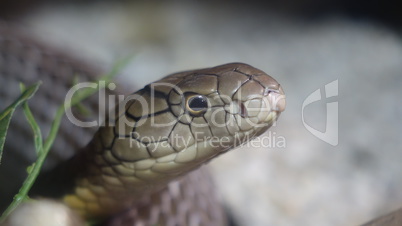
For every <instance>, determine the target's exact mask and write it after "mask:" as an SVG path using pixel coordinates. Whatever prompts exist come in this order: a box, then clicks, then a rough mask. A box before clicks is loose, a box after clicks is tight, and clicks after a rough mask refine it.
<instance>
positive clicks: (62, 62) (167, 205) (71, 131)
mask: <svg viewBox="0 0 402 226" xmlns="http://www.w3.org/2000/svg"><path fill="white" fill-rule="evenodd" d="M0 54H1V56H2V57H1V61H0V66H1V67H2V68H1V69H2V71H1V73H2V76H3V77H2V79H3V81H4V82H2V83H1V84H2V86H1V92H0V94H1V98H2V99H4V100H7V98H9V99H12V98H13V97H14V98H15V96H13V95H11V94H10V92H11V91H10V90H11V89H12V88H13V87H12V86H11V85H10V84H12V81H13V82H16V81H18V82H20V81H25V82H26V81H28V82H32V81H33V80H36V79H40V80H43V81H44V82H43V83H44V85H43V86H44V87H42V88H43V90H42V91H43V92H44V94H38V97H34V99H33V100H32V102H33V104H32V103H31V105H33V106H35V105H37V106H39V107H38V108H37V109H35V108H33V110H34V111H35V112H38V114H39V115H40V116H41V117H40V118H41V120H42V121H44V122H47V121H49V119H48V118H49V117H50V116H49V115H51V114H49V113H43V112H44V111H48V110H51V108H53V106H55V104H54V102H55V103H57V102H60V101H62V100H63V98H64V97H65V95H66V90H68V88H69V87H71V84H72V80H73V77H74V76H73V75H77V74H78V75H80V76H81V77H82V78H83V80H84V81H86V80H89V81H91V80H93V79H94V78H96V76H97V75H98V74H99V69H94V68H90V67H87V66H86V65H84V64H83V63H82V61H81V60H79V59H78V58H77V57H74V56H69V55H67V54H65V53H63V52H58V51H56V50H55V49H53V48H49V47H48V46H46V45H43V44H42V43H40V42H38V41H36V40H33V39H32V38H31V37H26V36H23V35H21V33H20V32H16V31H14V30H13V29H10V28H1V29H0ZM83 68H84V69H83ZM33 72H34V73H33ZM46 82H48V83H47V84H46ZM4 85H5V86H4ZM6 86H8V87H10V88H7V87H6ZM58 87H61V88H58ZM14 89H15V87H14ZM107 92H108V94H114V96H115V97H117V95H116V93H117V92H114V91H107ZM14 93H15V92H14ZM6 97H7V98H6ZM35 98H36V99H35ZM46 98H47V99H46ZM35 101H36V102H35ZM88 102H89V103H88V104H89V105H92V107H93V108H95V109H96V108H99V105H100V104H103V103H97V98H92V99H90V100H88ZM84 103H85V102H84ZM285 105H286V103H285V94H284V91H283V89H282V86H281V85H280V84H279V83H278V82H277V81H276V80H275V79H274V78H273V77H271V76H270V75H268V74H267V73H265V72H263V71H262V70H259V69H257V68H255V67H252V66H250V65H248V64H244V63H228V64H224V65H219V66H214V67H209V68H204V69H196V70H188V71H182V72H178V73H173V74H170V75H167V76H165V77H163V78H161V79H160V80H158V81H155V82H152V83H150V84H148V85H146V86H145V87H144V88H142V89H140V90H138V91H136V92H134V93H131V94H129V95H127V96H126V97H125V99H124V100H123V101H121V102H120V103H118V104H117V105H116V106H115V108H113V109H111V110H110V111H109V113H108V114H107V115H106V117H105V119H104V123H103V124H102V125H101V126H99V128H98V129H97V131H96V132H94V133H93V132H92V130H90V132H82V131H83V130H84V128H79V125H71V123H69V122H68V120H65V122H63V124H62V127H61V137H62V138H60V139H61V140H64V143H63V142H62V141H60V142H61V143H62V144H61V145H60V146H55V147H54V148H53V149H58V152H57V151H56V152H55V153H65V152H71V151H68V150H74V151H72V152H71V153H74V154H71V155H72V156H67V157H64V158H67V160H64V161H61V160H60V158H61V157H60V156H58V158H59V160H58V161H59V163H57V164H55V163H54V165H56V166H55V167H54V168H53V169H52V170H50V171H49V172H47V173H46V172H45V173H43V174H41V176H40V177H39V179H38V181H37V182H36V183H35V185H34V188H33V190H32V192H31V194H32V195H33V196H40V197H51V198H55V199H57V200H60V201H61V202H63V203H64V204H66V205H67V206H69V207H70V208H71V209H72V210H73V211H75V212H76V213H78V214H79V215H80V216H81V217H82V218H84V219H87V220H93V219H97V220H101V221H102V222H104V224H106V225H116V226H117V225H226V224H227V219H226V213H225V211H224V209H223V208H222V206H221V204H220V199H219V196H218V194H217V191H216V190H215V187H214V186H213V182H212V179H211V178H210V174H209V172H208V171H207V169H206V168H205V167H203V165H205V164H206V163H208V162H209V161H211V160H212V159H214V158H215V157H217V156H220V155H221V154H223V153H226V152H228V151H230V150H233V149H234V148H236V147H238V146H241V145H242V144H244V143H247V142H249V141H250V140H252V139H254V138H256V137H258V136H260V135H262V134H263V133H264V132H266V131H267V130H268V129H269V128H270V127H271V126H272V125H273V124H274V123H275V122H276V120H277V119H278V117H279V115H280V114H281V112H283V111H284V109H285ZM1 107H2V108H3V107H4V106H1ZM64 124H66V126H64V127H63V125H64ZM16 125H17V127H18V126H19V127H21V128H20V130H19V132H18V130H17V132H16V134H19V135H16V136H20V135H21V133H22V132H21V131H23V130H25V129H26V127H25V129H24V128H23V126H21V122H16ZM12 126H13V124H12V125H11V127H12ZM10 133H11V132H10ZM88 134H89V135H88ZM10 136H14V133H11V135H9V136H8V137H10ZM63 136H64V138H63ZM87 136H88V138H86V137H87ZM20 139H21V138H20ZM77 139H78V140H79V141H77ZM85 139H90V140H89V142H88V141H82V140H85ZM84 142H88V143H87V144H86V145H85V144H83V143H84ZM8 143H9V142H8ZM20 143H21V142H20ZM6 144H7V143H6ZM56 144H57V141H56ZM12 145H13V144H11V146H12ZM80 146H81V147H80ZM7 147H10V146H7V145H6V149H5V153H6V152H9V150H7ZM10 149H11V148H10ZM23 149H26V148H23ZM66 150H67V151H66ZM25 152H26V151H25V150H20V152H19V153H17V154H13V155H23V153H25ZM56 156H57V154H56ZM7 157H8V156H6V155H5V158H4V160H3V161H4V162H6V161H8V160H7ZM10 158H11V157H10ZM19 158H22V157H19ZM53 158H54V156H53ZM56 158H57V157H56ZM49 164H50V165H52V163H49ZM3 168H4V167H3ZM1 169H2V168H0V170H1ZM0 179H1V178H0Z"/></svg>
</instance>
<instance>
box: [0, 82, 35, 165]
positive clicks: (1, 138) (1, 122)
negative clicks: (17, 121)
mask: <svg viewBox="0 0 402 226" xmlns="http://www.w3.org/2000/svg"><path fill="white" fill-rule="evenodd" d="M39 86H40V82H38V83H36V84H34V85H32V86H30V87H28V88H27V89H25V91H24V92H23V93H22V94H21V95H20V96H19V97H18V98H17V99H16V100H15V101H14V102H13V103H12V104H11V105H10V106H8V107H7V108H6V109H4V110H3V111H2V112H1V113H0V164H1V157H2V155H3V148H4V143H5V141H6V136H7V130H8V127H9V126H10V121H11V118H12V116H13V114H14V111H15V109H16V108H17V107H18V106H19V105H21V104H22V103H24V102H25V101H27V100H28V99H30V98H31V97H32V96H33V95H34V94H35V93H36V91H37V90H38V88H39Z"/></svg>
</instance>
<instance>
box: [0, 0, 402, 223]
mask: <svg viewBox="0 0 402 226" xmlns="http://www.w3.org/2000/svg"><path fill="white" fill-rule="evenodd" d="M0 18H1V19H3V20H6V21H12V23H13V24H17V25H18V26H19V27H20V28H22V29H23V30H24V32H25V33H27V34H29V35H32V36H33V37H36V38H37V39H39V40H41V41H42V42H44V43H46V44H48V45H50V46H54V47H57V48H58V49H62V50H64V51H66V52H69V53H71V54H73V55H78V56H80V57H81V58H85V59H87V60H88V61H90V62H92V63H93V64H94V65H98V66H99V67H102V68H105V69H107V68H110V67H111V66H112V65H113V63H114V62H115V61H116V60H117V59H120V58H121V57H124V56H127V55H130V54H134V55H135V58H134V60H133V61H132V62H131V63H130V65H129V66H128V67H127V68H126V69H125V71H124V73H123V75H121V77H120V79H124V80H126V81H127V83H129V84H132V90H133V91H134V90H137V89H139V88H141V87H142V86H144V85H145V84H147V83H149V82H152V81H154V80H157V79H159V78H160V77H162V76H164V75H167V74H169V73H172V72H176V71H180V70H187V69H195V68H202V67H211V66H216V65H219V64H223V63H228V62H237V61H239V62H244V63H248V64H251V65H253V66H254V67H257V68H259V69H261V70H263V71H265V72H267V73H268V74H270V75H272V76H273V77H274V78H276V79H277V80H278V81H279V83H281V85H282V86H283V88H284V90H285V93H286V95H287V109H286V111H285V112H284V113H283V114H282V115H281V117H280V119H279V121H278V123H277V125H275V126H274V127H273V128H272V130H271V131H270V132H268V133H267V134H265V137H266V139H265V140H264V141H263V143H262V144H261V145H260V146H259V147H253V148H250V147H243V148H240V149H237V150H235V151H232V152H230V153H227V154H226V155H224V156H222V157H220V158H219V159H216V160H214V161H212V162H211V164H210V167H211V168H212V170H213V174H214V177H215V181H216V184H217V187H218V188H217V189H219V190H220V191H221V194H222V197H223V199H224V202H225V205H226V206H227V207H228V209H229V210H230V212H231V213H232V214H233V216H234V219H235V221H236V222H237V223H238V225H254V226H258V225H261V226H262V225H322V226H325V225H328V226H330V225H358V224H361V223H364V222H366V221H368V220H370V219H372V218H374V217H377V216H379V215H382V214H384V213H387V212H389V211H391V210H394V209H396V208H398V207H401V206H402V190H401V187H402V164H401V162H402V148H401V146H402V139H401V138H402V120H401V115H402V103H401V97H402V91H401V86H402V39H401V27H402V14H400V10H399V9H398V7H396V5H395V3H394V2H391V1H379V0H371V1H362V0H357V1H346V0H341V1H335V0H324V1H317V0H303V1H298V2H296V3H295V2H293V1H289V0H285V1H278V0H271V1H264V2H263V3H262V2H259V1H248V2H247V3H246V2H245V1H223V0H222V1H107V0H103V1H101V0H99V1H67V0H65V1H58V4H56V3H54V1H45V0H42V1H28V0H16V1H11V0H9V1H8V0H6V1H2V3H1V7H0ZM333 81H337V84H338V86H337V87H336V91H337V93H338V95H337V96H334V97H331V98H325V97H326V95H325V92H324V87H325V85H327V84H329V83H331V82H333ZM332 84H335V83H332ZM316 90H321V91H320V92H321V94H322V100H320V101H317V102H314V103H311V104H309V105H306V106H305V108H304V109H302V106H303V102H304V101H305V100H306V98H307V97H308V96H309V95H310V94H311V93H313V92H315V91H316ZM327 94H328V91H327ZM330 103H337V104H338V107H339V108H338V123H334V125H337V126H338V133H337V134H338V136H337V138H338V139H336V140H337V144H336V145H335V146H333V145H331V144H328V143H326V142H324V141H322V140H321V139H319V138H317V136H315V135H314V134H313V133H311V132H309V130H308V129H307V128H306V126H305V125H308V126H310V127H312V128H313V129H315V130H318V131H321V132H324V131H326V123H327V114H328V112H329V111H328V112H327V108H326V107H327V104H330ZM302 113H303V114H304V118H302ZM330 119H331V120H332V122H334V121H333V120H334V119H333V118H330ZM303 120H304V121H303ZM335 135H336V133H335ZM335 138H336V137H335ZM2 186H3V185H2Z"/></svg>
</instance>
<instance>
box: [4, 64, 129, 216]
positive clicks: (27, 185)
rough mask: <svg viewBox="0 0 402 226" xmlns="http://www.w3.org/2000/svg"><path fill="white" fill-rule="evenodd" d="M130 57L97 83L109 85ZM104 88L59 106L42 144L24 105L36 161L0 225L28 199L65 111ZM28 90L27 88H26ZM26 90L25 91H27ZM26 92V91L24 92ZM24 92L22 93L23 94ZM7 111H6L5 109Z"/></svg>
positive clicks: (32, 119)
mask: <svg viewBox="0 0 402 226" xmlns="http://www.w3.org/2000/svg"><path fill="white" fill-rule="evenodd" d="M131 59H132V57H129V58H125V59H123V60H121V61H118V62H116V63H115V65H114V67H113V68H112V70H111V71H110V73H108V74H106V75H105V76H102V77H101V78H100V79H99V81H104V82H105V84H106V85H107V84H109V83H111V80H112V79H113V78H114V77H115V76H116V75H117V74H118V73H119V72H120V71H121V70H122V69H123V67H125V66H126V65H127V64H128V63H129V62H130V60H131ZM102 88H104V87H100V86H97V88H96V89H82V90H79V92H77V93H76V94H77V95H75V96H74V97H73V98H72V100H71V101H70V102H68V103H64V105H61V106H60V107H59V108H58V109H57V111H56V116H55V118H54V120H53V122H52V125H51V128H50V131H49V135H48V136H47V138H46V139H45V140H44V142H42V138H41V132H40V128H39V126H38V125H37V123H36V121H35V119H34V117H33V116H32V113H31V111H30V109H29V106H28V104H25V105H24V113H25V116H26V118H27V119H28V122H29V123H30V125H31V128H32V129H33V131H34V136H35V137H34V139H35V148H36V152H37V153H38V159H37V160H36V162H35V163H33V164H32V165H31V166H30V167H29V169H28V176H27V178H26V179H25V181H24V183H23V185H22V187H21V188H20V190H19V192H18V194H17V195H15V196H14V200H13V202H12V203H11V204H10V205H9V206H8V207H7V209H6V210H5V211H4V213H3V214H2V215H1V217H0V224H1V223H2V222H4V220H5V219H6V218H7V217H8V215H9V214H10V213H11V212H12V211H13V210H14V209H15V208H17V207H18V205H19V204H20V203H21V202H22V201H24V200H27V199H28V192H29V190H30V189H31V187H32V186H33V184H34V183H35V180H36V178H37V177H38V175H39V172H40V170H41V168H42V165H43V163H44V161H45V159H46V156H47V154H48V153H49V151H50V148H51V146H52V145H53V143H54V140H55V139H56V136H57V132H58V130H59V128H60V123H61V120H62V117H63V115H64V113H65V111H66V110H67V109H69V108H71V107H73V106H75V105H77V104H79V103H81V102H82V101H83V100H84V99H86V98H88V97H89V96H91V95H93V94H94V93H96V92H97V91H98V90H99V89H102ZM28 89H29V88H28ZM28 89H27V90H28ZM25 92H26V91H25ZM25 92H24V93H25ZM6 110H7V109H6Z"/></svg>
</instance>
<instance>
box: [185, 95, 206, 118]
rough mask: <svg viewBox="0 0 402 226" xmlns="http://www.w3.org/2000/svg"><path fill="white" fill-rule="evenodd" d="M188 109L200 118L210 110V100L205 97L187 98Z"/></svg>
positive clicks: (194, 96) (192, 96) (193, 96)
mask: <svg viewBox="0 0 402 226" xmlns="http://www.w3.org/2000/svg"><path fill="white" fill-rule="evenodd" d="M186 108H187V110H188V111H189V112H190V114H191V115H193V116H200V115H202V114H203V113H205V112H206V111H207V109H208V100H207V98H206V97H205V96H203V95H198V94H195V95H191V96H188V97H187V98H186Z"/></svg>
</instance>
